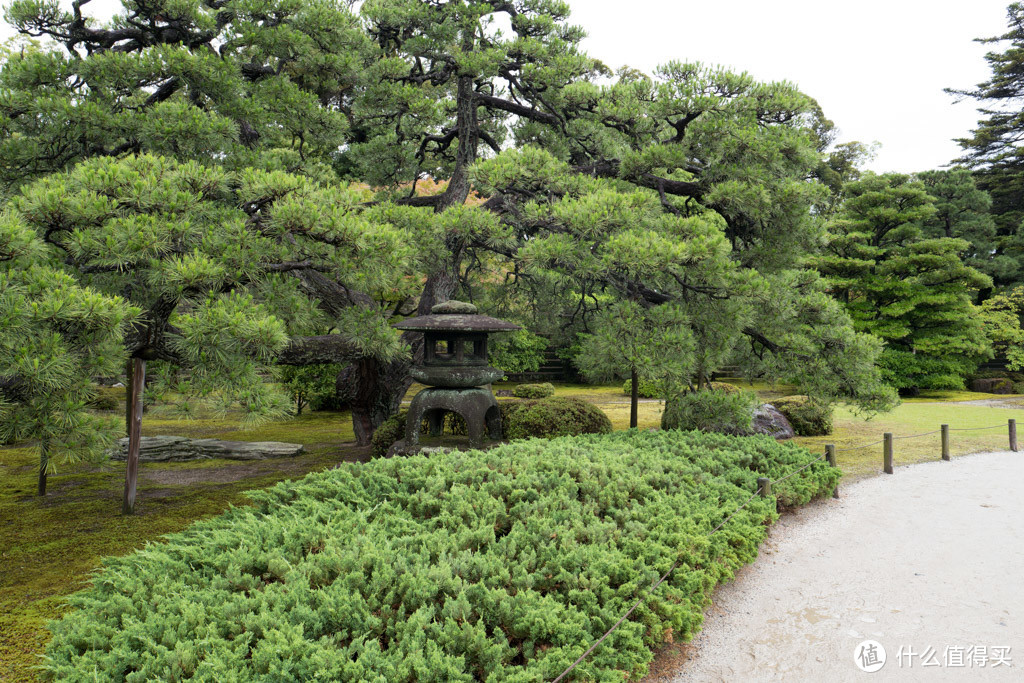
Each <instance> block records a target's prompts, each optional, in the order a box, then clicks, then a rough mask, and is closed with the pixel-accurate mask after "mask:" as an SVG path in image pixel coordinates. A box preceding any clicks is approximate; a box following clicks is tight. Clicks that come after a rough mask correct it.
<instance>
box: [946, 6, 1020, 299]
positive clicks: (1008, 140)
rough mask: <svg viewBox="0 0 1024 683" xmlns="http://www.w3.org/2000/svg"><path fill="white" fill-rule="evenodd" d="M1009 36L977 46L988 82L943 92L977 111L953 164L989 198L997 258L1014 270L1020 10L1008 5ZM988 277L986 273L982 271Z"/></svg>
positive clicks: (1004, 282) (1001, 275)
mask: <svg viewBox="0 0 1024 683" xmlns="http://www.w3.org/2000/svg"><path fill="white" fill-rule="evenodd" d="M1006 16H1007V30H1006V32H1005V33H1002V34H1001V35H998V36H994V37H991V38H979V39H977V42H979V43H983V44H986V45H992V46H993V50H992V51H991V52H989V53H987V54H986V55H985V61H987V62H988V64H989V67H990V68H991V71H992V73H991V76H990V77H989V78H988V80H985V81H983V82H981V83H979V84H977V85H976V86H975V87H974V88H972V89H954V88H947V89H946V92H948V93H950V94H953V95H955V96H956V97H957V98H958V99H964V98H970V99H973V100H975V102H976V103H977V105H978V112H979V113H980V114H981V116H982V118H981V119H980V120H979V121H978V124H977V127H976V128H975V129H974V130H973V131H972V133H971V135H970V136H969V137H964V138H960V139H958V140H957V142H959V143H960V146H961V147H962V148H963V150H964V154H963V156H961V157H960V158H959V159H957V160H956V162H957V163H960V164H964V165H965V166H967V167H968V168H970V169H972V170H973V171H974V173H975V176H976V178H977V181H978V187H979V188H980V189H982V190H984V191H986V192H988V193H989V195H991V198H992V207H991V214H992V217H993V219H994V221H995V224H996V235H997V240H996V241H997V256H1006V257H1007V258H1008V259H1009V261H1012V262H1013V263H1014V264H1015V263H1016V262H1018V261H1020V259H1021V257H1022V255H1024V239H1022V236H1021V233H1020V231H1021V224H1022V222H1024V209H1022V208H1021V207H1024V147H1022V146H1021V140H1022V137H1021V133H1022V132H1024V109H1022V108H1021V106H1020V101H1021V97H1022V96H1024V69H1022V66H1024V4H1022V3H1019V2H1013V3H1011V4H1010V5H1009V6H1008V7H1007V9H1006ZM985 272H990V271H985ZM990 274H991V275H992V276H993V277H994V278H995V281H996V284H997V286H1000V287H1005V286H1011V285H1013V284H1016V283H1017V282H1019V281H1020V279H1021V277H1022V275H1024V272H1022V271H1020V270H1019V269H1018V268H1012V267H1010V266H1009V262H1008V263H1006V264H1004V265H1001V266H999V267H998V268H996V269H995V271H994V272H990Z"/></svg>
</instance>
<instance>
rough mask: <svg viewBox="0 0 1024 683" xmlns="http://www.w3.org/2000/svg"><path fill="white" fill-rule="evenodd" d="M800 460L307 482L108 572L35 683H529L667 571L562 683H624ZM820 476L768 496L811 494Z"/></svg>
mask: <svg viewBox="0 0 1024 683" xmlns="http://www.w3.org/2000/svg"><path fill="white" fill-rule="evenodd" d="M811 458H812V456H811V455H810V454H809V453H808V452H807V451H806V450H804V449H801V448H799V447H796V446H794V445H792V444H780V443H776V442H775V441H774V440H772V439H769V438H766V437H754V438H745V439H739V438H731V437H725V436H722V435H717V434H698V433H681V432H636V431H632V432H619V433H616V434H612V435H603V436H583V437H573V438H563V439H556V440H553V441H543V440H539V439H534V440H530V441H523V442H517V443H513V444H506V445H503V446H501V447H498V448H496V449H493V450H490V451H486V452H480V451H470V452H453V453H447V454H440V453H435V454H432V455H430V456H429V457H424V456H415V457H410V458H390V459H383V460H374V461H371V462H369V463H366V464H347V465H345V466H343V467H341V468H339V469H334V470H329V471H326V472H320V473H315V474H311V475H309V476H307V477H305V478H303V479H300V480H298V481H290V482H282V483H280V484H278V485H276V486H274V487H272V488H270V489H267V490H265V491H258V492H255V493H252V494H250V495H251V497H252V499H253V500H254V502H255V505H254V506H247V507H239V508H233V509H231V510H229V511H228V512H226V513H224V514H223V515H221V516H219V517H216V518H213V519H210V520H206V521H202V522H199V523H197V524H194V525H193V526H191V527H190V528H189V529H187V530H186V531H184V532H182V533H178V534H173V535H171V536H169V537H167V541H166V542H164V543H158V544H151V545H149V546H147V547H146V548H145V549H144V550H140V551H138V552H136V553H134V554H131V555H128V556H125V557H120V558H114V559H108V560H106V561H105V568H104V569H102V570H101V571H100V572H99V573H98V574H97V575H96V576H95V578H94V581H93V584H92V586H91V587H89V588H87V589H86V590H84V591H82V592H80V593H78V594H76V595H74V596H73V597H72V598H71V599H70V603H71V607H72V611H71V612H70V613H69V614H68V615H67V616H65V617H64V618H63V619H61V620H60V621H58V622H55V623H53V624H51V630H52V631H53V639H52V640H51V642H50V644H49V645H48V647H47V656H46V658H45V660H44V661H43V667H44V676H45V677H46V678H49V679H50V680H72V679H80V678H82V677H83V676H86V675H88V676H89V677H90V678H91V677H96V678H102V679H104V680H125V679H126V678H127V679H128V680H153V679H160V680H182V679H188V678H195V679H198V680H280V681H284V680H312V679H314V678H315V679H318V680H335V681H380V682H401V681H418V680H435V681H475V680H503V681H523V682H525V681H545V680H551V679H553V678H554V677H555V676H557V675H558V674H559V673H560V672H561V671H562V670H563V669H565V667H567V666H568V665H569V664H570V663H572V662H573V661H574V660H575V659H576V658H577V657H578V656H579V655H580V654H581V653H582V652H583V650H584V649H585V648H586V647H587V646H588V645H589V644H591V643H592V642H594V640H595V639H596V638H598V637H599V636H600V635H601V634H602V633H603V632H604V631H605V630H606V629H607V628H608V627H609V626H611V625H612V624H613V623H614V622H615V621H616V620H617V619H618V618H619V617H620V616H621V615H622V614H623V613H624V612H625V611H626V610H627V609H628V608H629V606H630V605H631V604H632V603H633V601H634V600H635V599H636V596H637V595H639V594H640V593H641V592H642V591H643V590H645V589H646V588H648V587H649V586H650V585H651V584H652V583H653V582H654V581H655V580H656V578H657V577H658V576H660V575H661V574H662V573H664V572H665V571H666V570H667V569H668V568H669V566H670V565H671V564H672V563H673V562H674V561H676V560H680V565H679V567H678V568H677V569H676V570H675V571H674V572H673V573H672V574H671V576H670V577H669V578H668V579H667V580H666V582H665V583H664V584H662V585H661V586H660V587H659V588H658V590H656V591H654V592H653V593H652V594H651V595H650V596H649V597H648V598H647V599H646V600H645V602H644V603H643V604H641V605H640V606H639V607H638V608H637V609H636V611H634V612H633V613H632V615H631V616H630V617H629V619H628V620H626V621H625V622H624V623H623V624H622V626H621V627H620V628H619V629H618V630H617V631H615V633H614V634H613V635H612V636H611V637H610V638H609V640H608V641H607V642H606V643H605V644H604V646H603V647H600V648H598V649H597V650H596V651H594V653H593V654H592V655H591V656H590V657H589V658H588V659H587V660H586V661H585V662H584V663H583V664H582V665H580V666H579V667H578V668H577V669H576V670H575V671H574V673H573V675H572V680H593V681H621V680H623V679H624V678H627V677H629V676H635V677H640V676H642V675H643V673H644V672H645V670H646V667H647V663H648V662H649V661H650V660H651V659H652V653H651V648H652V647H654V646H657V645H658V644H659V643H661V642H663V641H664V640H665V639H666V638H668V637H670V636H671V637H674V638H677V639H689V638H691V637H692V636H693V635H694V633H695V632H696V631H697V630H698V629H699V627H700V624H701V620H702V612H703V609H704V607H705V606H706V605H707V604H708V602H709V599H710V596H711V593H712V591H713V589H714V587H715V586H716V585H717V584H718V583H721V582H722V581H725V580H728V579H729V578H731V577H732V576H733V573H734V572H735V571H736V570H737V569H738V568H739V567H740V566H741V565H743V564H744V563H748V562H751V561H752V560H754V558H755V557H756V555H757V548H758V545H759V544H760V542H761V541H762V540H763V539H764V537H765V534H766V532H767V526H768V524H769V523H770V522H772V521H773V520H774V519H775V518H776V517H777V513H776V508H775V505H776V503H775V501H773V500H770V499H761V498H755V499H753V500H752V501H751V502H750V505H749V507H747V508H746V509H745V510H743V511H740V512H738V513H737V514H736V515H735V517H733V518H732V519H731V520H730V521H729V522H728V524H726V525H725V526H724V527H723V528H722V529H721V530H720V531H719V532H718V533H716V534H714V535H713V536H710V537H709V536H708V533H709V532H710V531H711V529H712V528H714V527H715V526H716V525H717V524H718V523H719V522H721V521H722V520H723V519H725V518H726V517H727V516H728V515H729V514H730V513H732V512H733V511H734V510H736V509H737V507H738V506H739V505H740V504H741V503H742V502H743V501H745V500H747V498H748V497H749V496H750V493H752V492H753V491H754V490H755V488H756V479H757V477H758V476H768V477H771V478H772V479H773V480H776V479H778V478H780V477H781V476H783V475H784V474H786V473H788V472H793V471H794V470H796V469H798V468H799V467H800V466H801V465H802V464H804V463H806V462H808V461H809V460H810V459H811ZM838 476H839V474H838V470H835V469H832V468H830V467H829V466H828V465H827V464H825V463H824V462H817V463H815V464H814V465H812V466H811V467H809V468H807V469H806V470H804V471H802V472H800V473H799V474H797V475H796V476H794V477H792V478H790V479H788V480H787V481H785V482H782V483H780V484H778V486H777V487H774V490H773V493H775V494H777V495H778V496H779V497H780V499H781V501H782V502H783V503H784V504H788V505H793V504H800V503H804V502H806V501H808V500H809V499H810V498H812V497H814V496H821V495H824V494H827V493H828V492H830V491H831V490H832V488H833V487H834V486H835V484H836V481H837V480H838Z"/></svg>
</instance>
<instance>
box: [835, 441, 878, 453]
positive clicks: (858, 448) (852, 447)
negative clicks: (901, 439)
mask: <svg viewBox="0 0 1024 683" xmlns="http://www.w3.org/2000/svg"><path fill="white" fill-rule="evenodd" d="M880 443H884V441H872V442H871V443H866V444H864V445H863V446H850V447H849V448H837V449H836V453H845V452H846V451H859V450H860V449H862V448H870V447H871V446H877V445H878V444H880Z"/></svg>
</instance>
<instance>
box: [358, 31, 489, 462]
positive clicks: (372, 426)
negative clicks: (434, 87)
mask: <svg viewBox="0 0 1024 683" xmlns="http://www.w3.org/2000/svg"><path fill="white" fill-rule="evenodd" d="M466 41H467V43H468V45H469V46H470V48H472V42H473V36H472V35H471V34H468V35H467V36H466ZM457 97H458V98H457V101H456V127H457V129H458V136H459V146H458V151H457V152H456V157H455V168H454V169H453V171H452V177H451V179H450V180H449V181H448V186H447V187H446V188H445V192H444V195H443V196H442V197H441V200H440V201H439V202H438V203H437V205H436V207H435V211H437V212H441V211H444V210H445V209H447V208H448V207H451V206H460V205H462V204H464V203H465V202H466V198H467V197H468V196H469V190H470V185H469V166H470V165H471V164H472V163H473V162H474V161H476V156H477V147H478V144H479V140H480V127H479V121H478V120H477V114H476V109H477V105H476V102H475V99H474V94H473V77H472V76H460V77H459V80H458V90H457ZM445 248H446V250H447V252H448V255H447V256H446V258H445V259H444V260H443V261H442V262H441V263H440V264H439V266H438V267H437V268H436V269H435V270H434V271H433V272H431V273H430V274H429V275H428V276H427V282H426V284H425V285H424V286H423V292H422V293H421V294H420V300H419V304H418V305H417V308H416V312H417V314H418V315H429V314H430V309H431V308H433V306H434V305H435V304H439V303H443V302H445V301H448V300H449V299H450V298H451V297H452V296H453V295H454V294H455V292H456V291H458V287H459V268H460V265H461V263H462V254H463V251H464V249H465V243H464V241H463V239H462V238H461V237H459V236H457V235H450V236H448V237H446V239H445ZM403 340H404V341H406V343H409V344H411V345H412V348H413V362H416V359H417V358H419V357H421V355H422V343H423V342H422V335H421V334H419V333H411V334H410V333H406V334H405V335H403ZM409 365H410V364H409V362H408V361H396V362H393V363H389V364H387V365H384V366H382V365H381V364H380V363H379V362H378V361H376V360H375V359H372V358H364V359H362V360H360V361H358V362H356V363H354V364H353V365H351V366H349V367H348V368H346V370H345V371H344V372H345V373H347V374H348V376H347V377H341V378H339V381H342V382H343V381H349V382H354V383H355V384H354V386H355V387H356V392H355V394H356V395H355V398H354V399H353V400H352V403H351V407H352V429H353V431H354V432H355V436H356V443H357V444H359V445H362V446H365V445H367V444H369V443H370V437H372V436H373V432H374V431H375V430H376V429H377V427H379V426H380V425H381V423H383V422H384V420H386V419H388V417H390V416H391V415H393V414H394V413H396V412H398V409H399V408H400V407H401V405H402V399H403V398H404V397H405V394H406V392H407V391H408V390H409V386H410V385H411V384H412V378H411V377H410V376H409Z"/></svg>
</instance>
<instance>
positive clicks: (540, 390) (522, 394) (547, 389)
mask: <svg viewBox="0 0 1024 683" xmlns="http://www.w3.org/2000/svg"><path fill="white" fill-rule="evenodd" d="M512 395H513V396H515V397H516V398H548V397H549V396H554V395H555V385H554V384H552V383H551V382H544V383H542V384H518V385H516V386H515V387H513V388H512Z"/></svg>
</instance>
